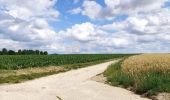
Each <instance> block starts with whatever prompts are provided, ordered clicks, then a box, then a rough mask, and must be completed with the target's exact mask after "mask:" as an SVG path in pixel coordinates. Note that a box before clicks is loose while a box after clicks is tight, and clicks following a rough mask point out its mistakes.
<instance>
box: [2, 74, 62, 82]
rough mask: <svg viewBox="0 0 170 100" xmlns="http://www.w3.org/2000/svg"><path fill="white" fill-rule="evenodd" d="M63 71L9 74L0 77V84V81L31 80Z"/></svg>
mask: <svg viewBox="0 0 170 100" xmlns="http://www.w3.org/2000/svg"><path fill="white" fill-rule="evenodd" d="M60 72H63V71H50V72H43V73H31V74H22V75H10V76H7V77H0V84H2V83H20V82H23V81H27V80H33V79H35V78H40V77H43V76H48V75H53V74H57V73H60Z"/></svg>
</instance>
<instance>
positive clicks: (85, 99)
mask: <svg viewBox="0 0 170 100" xmlns="http://www.w3.org/2000/svg"><path fill="white" fill-rule="evenodd" d="M114 62H116V61H110V62H106V63H102V64H98V65H94V66H89V67H86V68H81V69H78V70H71V71H68V72H65V73H60V74H56V75H51V76H47V77H43V78H39V79H35V80H32V81H27V82H24V83H19V84H11V85H8V84H6V85H0V100H148V99H146V98H141V97H140V96H139V95H136V94H133V93H132V92H130V91H128V90H125V89H122V88H118V87H112V86H109V85H106V84H104V83H99V82H95V81H93V80H90V79H91V77H93V76H95V75H97V74H99V73H102V72H103V71H104V70H105V69H106V68H107V66H108V65H110V64H111V63H114Z"/></svg>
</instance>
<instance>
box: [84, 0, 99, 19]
mask: <svg viewBox="0 0 170 100" xmlns="http://www.w3.org/2000/svg"><path fill="white" fill-rule="evenodd" d="M83 7H84V10H83V11H82V14H83V15H86V16H88V17H89V18H91V19H95V18H97V17H98V14H99V13H100V11H101V9H102V7H101V6H100V5H99V4H98V3H96V2H95V1H88V0H85V1H84V3H83Z"/></svg>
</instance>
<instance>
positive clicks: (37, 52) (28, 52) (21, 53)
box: [0, 48, 48, 55]
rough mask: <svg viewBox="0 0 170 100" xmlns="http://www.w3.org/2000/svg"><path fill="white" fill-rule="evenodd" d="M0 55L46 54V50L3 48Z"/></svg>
mask: <svg viewBox="0 0 170 100" xmlns="http://www.w3.org/2000/svg"><path fill="white" fill-rule="evenodd" d="M0 55H48V52H47V51H39V50H31V49H30V50H28V49H24V50H21V49H19V50H18V51H17V52H15V51H14V50H9V51H8V50H7V49H6V48H3V49H2V51H1V50H0Z"/></svg>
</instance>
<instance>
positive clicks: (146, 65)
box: [104, 54, 170, 100]
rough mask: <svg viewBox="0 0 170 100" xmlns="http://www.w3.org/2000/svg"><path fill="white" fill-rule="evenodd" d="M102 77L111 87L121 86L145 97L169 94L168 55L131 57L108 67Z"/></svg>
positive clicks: (169, 62)
mask: <svg viewBox="0 0 170 100" xmlns="http://www.w3.org/2000/svg"><path fill="white" fill-rule="evenodd" d="M104 75H105V76H107V80H108V82H109V83H110V84H111V85H113V86H123V87H125V88H127V89H130V90H132V91H134V92H136V93H138V94H142V95H145V96H149V97H152V96H153V95H158V94H159V93H164V92H165V93H169V92H170V54H142V55H135V56H131V57H129V58H127V59H124V60H121V61H120V62H117V63H116V64H113V65H110V67H108V69H107V70H106V71H105V72H104ZM168 100H169V99H168Z"/></svg>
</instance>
